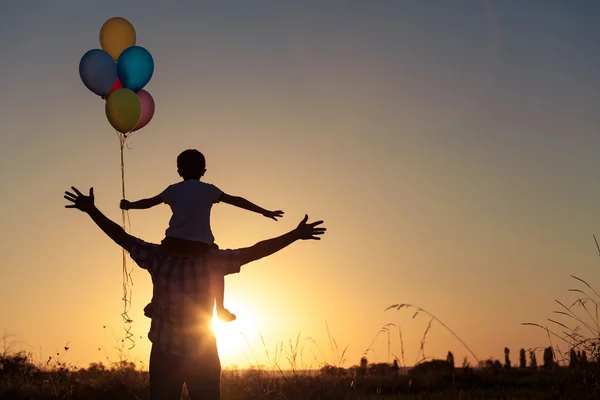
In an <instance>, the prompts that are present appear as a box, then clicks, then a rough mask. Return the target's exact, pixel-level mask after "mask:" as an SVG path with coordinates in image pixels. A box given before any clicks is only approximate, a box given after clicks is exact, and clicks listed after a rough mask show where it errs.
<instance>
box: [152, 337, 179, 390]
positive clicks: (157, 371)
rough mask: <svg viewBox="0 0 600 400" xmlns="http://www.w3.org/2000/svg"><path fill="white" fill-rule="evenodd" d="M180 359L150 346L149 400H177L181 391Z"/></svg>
mask: <svg viewBox="0 0 600 400" xmlns="http://www.w3.org/2000/svg"><path fill="white" fill-rule="evenodd" d="M184 368H185V365H183V362H182V360H181V357H178V356H174V355H171V354H167V353H165V352H163V351H161V350H160V349H158V347H156V346H154V345H152V350H151V352H150V400H179V399H180V398H181V392H182V389H183V381H184V376H183V369H184Z"/></svg>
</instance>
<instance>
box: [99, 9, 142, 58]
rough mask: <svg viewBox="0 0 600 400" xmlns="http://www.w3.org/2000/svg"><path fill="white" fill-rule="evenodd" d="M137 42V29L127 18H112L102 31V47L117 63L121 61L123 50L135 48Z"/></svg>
mask: <svg viewBox="0 0 600 400" xmlns="http://www.w3.org/2000/svg"><path fill="white" fill-rule="evenodd" d="M135 41H136V35H135V29H134V28H133V25H131V22H129V21H127V20H126V19H125V18H121V17H114V18H111V19H109V20H108V21H106V22H105V23H104V25H102V28H101V29H100V46H102V50H104V51H106V52H107V53H108V54H110V55H111V57H112V58H113V60H115V61H117V60H118V59H119V56H120V55H121V53H122V52H123V50H125V49H127V48H129V47H131V46H135Z"/></svg>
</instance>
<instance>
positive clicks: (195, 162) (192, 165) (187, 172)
mask: <svg viewBox="0 0 600 400" xmlns="http://www.w3.org/2000/svg"><path fill="white" fill-rule="evenodd" d="M205 168H206V159H205V158H204V155H203V154H202V153H200V152H199V151H198V150H196V149H189V150H185V151H184V152H182V153H181V154H180V155H179V156H177V170H178V171H179V175H181V177H182V178H183V179H200V177H201V176H202V175H203V174H204V169H205Z"/></svg>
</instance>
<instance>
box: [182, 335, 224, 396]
mask: <svg viewBox="0 0 600 400" xmlns="http://www.w3.org/2000/svg"><path fill="white" fill-rule="evenodd" d="M186 364H187V368H186V371H185V384H186V386H187V389H188V393H189V395H190V398H191V399H192V400H196V399H202V400H221V361H220V360H219V353H218V351H217V346H216V345H215V346H214V349H211V351H210V352H208V353H207V354H204V355H203V356H202V357H194V358H190V360H189V362H188V363H186Z"/></svg>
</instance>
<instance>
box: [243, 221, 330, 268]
mask: <svg viewBox="0 0 600 400" xmlns="http://www.w3.org/2000/svg"><path fill="white" fill-rule="evenodd" d="M307 221H308V215H305V216H304V219H303V220H302V221H301V222H300V224H299V225H298V227H296V229H294V230H292V231H290V232H288V233H286V234H284V235H281V236H279V237H276V238H273V239H268V240H263V241H262V242H258V243H256V244H255V245H254V246H252V247H248V248H245V249H242V250H241V254H240V258H241V261H242V265H243V264H248V263H249V262H252V261H256V260H259V259H261V258H263V257H266V256H270V255H271V254H273V253H277V252H278V251H279V250H281V249H283V248H285V247H287V246H289V245H290V244H292V243H294V242H295V241H296V240H321V238H320V237H319V236H320V235H323V234H324V233H325V231H326V230H327V229H326V228H323V227H319V225H321V224H322V223H323V221H317V222H312V223H310V224H307V223H306V222H307Z"/></svg>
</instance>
